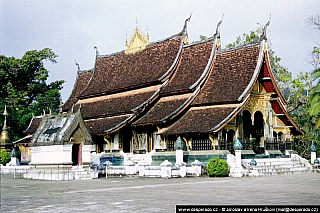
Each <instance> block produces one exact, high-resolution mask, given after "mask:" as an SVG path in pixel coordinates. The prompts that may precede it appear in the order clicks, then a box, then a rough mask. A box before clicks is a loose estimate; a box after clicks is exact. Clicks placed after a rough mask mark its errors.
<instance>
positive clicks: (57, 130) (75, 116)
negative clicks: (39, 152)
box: [31, 110, 92, 146]
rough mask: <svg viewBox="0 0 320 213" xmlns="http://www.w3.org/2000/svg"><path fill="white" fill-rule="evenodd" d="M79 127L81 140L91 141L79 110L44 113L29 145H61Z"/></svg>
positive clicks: (87, 142) (67, 140)
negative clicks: (54, 113) (53, 113)
mask: <svg viewBox="0 0 320 213" xmlns="http://www.w3.org/2000/svg"><path fill="white" fill-rule="evenodd" d="M77 129H80V132H81V133H80V134H81V135H82V137H81V141H80V142H84V143H85V144H90V143H91V141H92V140H91V136H90V134H89V132H88V131H87V129H86V128H85V126H84V122H83V120H82V117H81V115H80V111H79V110H78V111H77V112H72V111H69V112H68V113H64V114H58V115H44V116H43V118H42V119H41V122H40V124H39V127H38V128H37V130H36V131H35V133H34V134H33V136H32V141H31V146H50V145H63V144H66V143H69V142H70V141H71V136H72V135H73V134H74V132H75V131H76V130H77Z"/></svg>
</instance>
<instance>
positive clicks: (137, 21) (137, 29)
mask: <svg viewBox="0 0 320 213" xmlns="http://www.w3.org/2000/svg"><path fill="white" fill-rule="evenodd" d="M135 30H136V32H138V17H136V29H135Z"/></svg>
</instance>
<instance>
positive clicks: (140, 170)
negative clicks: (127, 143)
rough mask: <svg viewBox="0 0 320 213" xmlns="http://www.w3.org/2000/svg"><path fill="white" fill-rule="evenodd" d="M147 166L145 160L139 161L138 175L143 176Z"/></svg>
mask: <svg viewBox="0 0 320 213" xmlns="http://www.w3.org/2000/svg"><path fill="white" fill-rule="evenodd" d="M147 166H149V164H148V163H146V162H145V161H142V162H141V163H139V176H140V177H143V176H144V170H145V168H146V167H147Z"/></svg>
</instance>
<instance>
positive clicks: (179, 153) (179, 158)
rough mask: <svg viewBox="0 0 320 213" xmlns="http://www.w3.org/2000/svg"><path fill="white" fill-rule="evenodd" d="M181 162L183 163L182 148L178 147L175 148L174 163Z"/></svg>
mask: <svg viewBox="0 0 320 213" xmlns="http://www.w3.org/2000/svg"><path fill="white" fill-rule="evenodd" d="M181 163H183V150H181V149H178V150H176V165H177V164H178V165H180V164H181Z"/></svg>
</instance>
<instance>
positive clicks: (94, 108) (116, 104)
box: [78, 86, 158, 119]
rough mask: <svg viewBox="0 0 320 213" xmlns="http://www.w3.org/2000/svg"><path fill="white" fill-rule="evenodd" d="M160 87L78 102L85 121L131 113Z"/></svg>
mask: <svg viewBox="0 0 320 213" xmlns="http://www.w3.org/2000/svg"><path fill="white" fill-rule="evenodd" d="M157 89H158V86H152V87H148V88H145V89H138V90H133V91H130V92H124V93H118V94H113V95H106V96H101V97H96V98H89V99H84V100H81V101H80V102H78V105H81V114H82V116H83V118H84V119H89V118H95V117H101V116H110V115H119V114H126V113H131V110H132V109H133V108H135V107H137V106H139V105H140V104H142V103H144V102H145V101H146V100H147V99H148V98H150V97H151V96H152V95H153V94H154V93H155V91H156V90H157Z"/></svg>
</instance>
